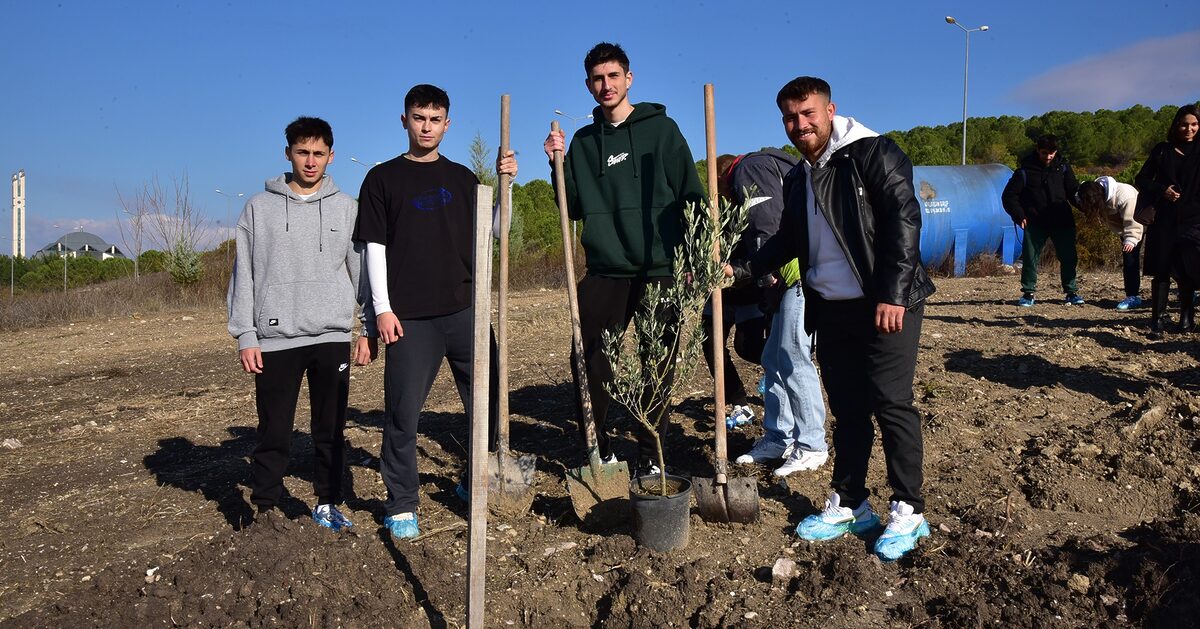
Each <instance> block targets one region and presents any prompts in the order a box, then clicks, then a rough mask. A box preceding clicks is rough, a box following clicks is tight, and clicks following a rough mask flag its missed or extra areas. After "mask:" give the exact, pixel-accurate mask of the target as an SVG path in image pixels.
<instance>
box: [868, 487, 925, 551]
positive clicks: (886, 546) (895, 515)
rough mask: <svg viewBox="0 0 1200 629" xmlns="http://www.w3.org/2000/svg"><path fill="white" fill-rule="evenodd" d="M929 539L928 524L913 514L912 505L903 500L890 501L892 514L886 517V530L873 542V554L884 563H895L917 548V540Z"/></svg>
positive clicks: (922, 518)
mask: <svg viewBox="0 0 1200 629" xmlns="http://www.w3.org/2000/svg"><path fill="white" fill-rule="evenodd" d="M922 537H929V522H926V521H925V516H924V515H922V514H920V513H913V508H912V505H910V504H908V503H907V502H904V501H903V500H901V501H899V502H897V501H895V500H893V501H892V513H891V515H889V516H888V523H887V528H885V529H884V530H883V535H880V536H879V539H878V540H875V554H876V555H879V558H880V559H882V560H884V561H895V560H897V559H899V558H901V557H903V556H904V555H905V553H907V552H908V551H910V550H912V549H914V548H916V547H917V540H919V539H921V538H922Z"/></svg>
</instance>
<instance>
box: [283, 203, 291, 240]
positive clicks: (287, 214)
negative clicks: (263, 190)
mask: <svg viewBox="0 0 1200 629" xmlns="http://www.w3.org/2000/svg"><path fill="white" fill-rule="evenodd" d="M291 226H292V208H291V207H290V206H289V204H288V195H286V194H285V195H283V231H285V232H286V231H291Z"/></svg>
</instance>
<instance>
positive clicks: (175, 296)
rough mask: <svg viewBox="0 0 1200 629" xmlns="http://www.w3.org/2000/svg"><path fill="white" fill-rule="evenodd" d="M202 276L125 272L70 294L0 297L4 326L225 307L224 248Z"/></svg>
mask: <svg viewBox="0 0 1200 629" xmlns="http://www.w3.org/2000/svg"><path fill="white" fill-rule="evenodd" d="M203 259H204V276H203V277H202V278H201V280H200V281H199V282H198V283H196V284H195V285H193V286H190V287H182V286H179V285H177V284H175V283H174V282H173V281H171V276H170V275H168V274H167V273H165V272H164V273H151V274H148V275H143V276H142V277H141V279H140V280H137V281H135V280H134V279H133V278H132V277H127V278H123V279H119V280H113V281H111V282H105V283H103V284H91V285H88V286H83V287H80V288H73V289H71V290H69V291H67V292H66V293H63V292H57V291H56V292H46V293H27V294H24V295H18V296H17V297H16V298H7V299H4V300H3V301H0V331H12V330H23V329H26V328H36V327H43V326H49V325H57V324H60V323H65V322H69V321H80V320H84V319H92V318H96V317H119V316H132V315H134V314H148V313H154V312H161V311H166V310H193V311H194V310H197V309H203V308H223V307H224V305H225V289H226V287H227V286H228V284H229V271H230V268H231V266H232V265H231V264H228V263H227V262H226V258H225V254H224V252H223V251H221V250H217V251H211V252H208V253H205V254H204V258H203Z"/></svg>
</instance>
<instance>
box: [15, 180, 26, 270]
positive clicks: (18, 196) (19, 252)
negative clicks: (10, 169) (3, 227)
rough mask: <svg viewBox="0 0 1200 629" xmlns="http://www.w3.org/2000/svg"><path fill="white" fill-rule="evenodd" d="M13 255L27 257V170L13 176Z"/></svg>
mask: <svg viewBox="0 0 1200 629" xmlns="http://www.w3.org/2000/svg"><path fill="white" fill-rule="evenodd" d="M12 255H13V257H14V258H15V257H18V256H20V257H22V258H24V257H25V170H24V169H21V170H19V171H17V172H16V174H14V175H13V176H12Z"/></svg>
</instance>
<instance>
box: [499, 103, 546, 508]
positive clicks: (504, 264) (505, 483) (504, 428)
mask: <svg viewBox="0 0 1200 629" xmlns="http://www.w3.org/2000/svg"><path fill="white" fill-rule="evenodd" d="M508 103H509V98H508V94H504V95H502V96H501V97H500V154H501V155H506V154H508V150H509V142H508V118H509V116H508ZM511 182H512V177H511V176H509V175H500V186H499V194H500V277H499V281H500V288H499V296H498V301H499V304H498V306H497V310H498V314H497V315H496V345H497V346H498V349H499V356H498V360H497V361H496V372H497V380H499V391H498V392H497V393H498V396H497V398H496V405H497V407H498V408H497V409H496V452H495V453H494V454H492V455H491V456H489V457H488V488H489V489H490V491H488V503H489V506H490V507H492V508H493V509H496V510H498V511H500V512H502V513H510V514H521V513H526V512H528V511H529V507H530V506H531V505H532V504H533V491H532V490H533V481H534V476H535V475H536V472H537V459H536V458H534V456H533V455H532V454H527V455H525V456H519V457H516V456H513V453H512V452H511V451H510V450H509V449H508V236H509V230H510V229H511V227H512V216H511V214H512V197H511V196H509V194H508V186H509V184H510V183H511Z"/></svg>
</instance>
